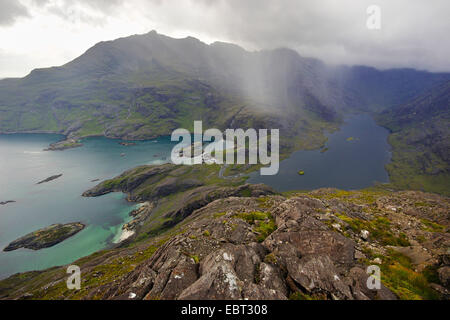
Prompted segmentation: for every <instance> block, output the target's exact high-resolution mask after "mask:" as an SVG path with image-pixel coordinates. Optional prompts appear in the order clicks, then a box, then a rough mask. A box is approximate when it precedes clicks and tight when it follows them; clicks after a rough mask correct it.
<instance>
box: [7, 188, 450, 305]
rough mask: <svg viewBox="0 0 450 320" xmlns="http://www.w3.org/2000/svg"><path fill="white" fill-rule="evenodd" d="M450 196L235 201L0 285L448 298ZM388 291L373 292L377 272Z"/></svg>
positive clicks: (57, 293) (75, 295) (131, 293)
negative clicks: (75, 269) (78, 280)
mask: <svg viewBox="0 0 450 320" xmlns="http://www.w3.org/2000/svg"><path fill="white" fill-rule="evenodd" d="M449 209H450V204H449V200H448V198H444V197H440V196H437V195H432V194H425V193H421V192H396V193H391V192H389V191H386V190H383V189H375V190H363V191H353V192H347V191H339V190H334V189H322V190H318V191H313V192H310V193H298V194H290V195H289V196H281V195H264V194H262V195H259V196H251V195H250V196H247V197H235V196H231V197H226V198H222V199H218V200H215V201H212V202H209V203H207V204H205V205H203V206H202V207H201V208H199V209H196V210H194V211H193V212H191V213H190V214H189V215H188V216H187V217H185V219H184V220H183V221H181V222H180V223H178V224H177V225H176V226H174V227H173V228H171V229H169V230H168V231H166V232H165V233H163V234H161V235H159V236H156V237H151V236H149V235H145V234H142V233H141V234H140V235H139V236H138V238H137V239H136V240H135V242H133V243H131V244H129V245H128V246H126V247H123V248H116V249H113V250H107V251H103V252H100V253H97V254H94V255H92V256H90V257H87V258H83V259H81V260H79V261H77V262H75V263H74V264H77V265H79V266H80V267H81V269H82V275H83V276H82V288H81V290H78V291H69V290H67V288H66V283H65V280H66V276H67V275H66V273H65V269H64V268H53V269H50V270H48V271H44V272H30V273H25V274H21V275H17V276H13V277H10V278H9V279H7V280H4V281H1V282H0V298H3V299H16V298H27V299H30V298H32V299H42V298H45V299H233V300H235V299H280V300H282V299H303V300H312V299H346V300H347V299H348V300H353V299H358V300H359V299H361V300H367V299H448V297H449V295H448V292H449V291H448V290H449V272H448V270H449V267H450V264H449V262H450V252H449V251H448V248H449V244H450V236H449V233H448V230H449V212H450V210H449ZM371 265H376V266H378V267H379V268H380V270H381V282H382V285H381V288H380V289H379V290H371V289H369V288H368V286H367V279H368V277H369V275H368V274H367V267H368V266H371Z"/></svg>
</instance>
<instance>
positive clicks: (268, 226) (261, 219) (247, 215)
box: [235, 211, 277, 242]
mask: <svg viewBox="0 0 450 320" xmlns="http://www.w3.org/2000/svg"><path fill="white" fill-rule="evenodd" d="M235 217H236V218H239V219H242V220H244V221H246V222H247V223H248V224H250V225H253V226H254V227H253V231H254V232H255V233H257V234H258V236H257V238H256V239H257V240H258V242H263V241H264V240H265V239H266V238H267V237H268V236H269V235H270V234H272V232H274V231H275V230H276V229H277V225H276V224H275V219H274V218H273V217H272V215H271V214H270V212H261V211H253V212H242V213H239V214H237V215H236V216H235Z"/></svg>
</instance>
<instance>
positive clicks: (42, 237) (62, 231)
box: [3, 222, 85, 252]
mask: <svg viewBox="0 0 450 320" xmlns="http://www.w3.org/2000/svg"><path fill="white" fill-rule="evenodd" d="M84 228H85V225H84V224H82V223H81V222H73V223H67V224H54V225H51V226H49V227H47V228H43V229H39V230H37V231H35V232H31V233H29V234H27V235H26V236H23V237H21V238H19V239H17V240H15V241H13V242H11V243H10V244H9V245H8V246H7V247H6V248H5V249H3V251H6V252H8V251H14V250H17V249H20V248H26V249H31V250H40V249H44V248H50V247H53V246H54V245H57V244H58V243H60V242H62V241H64V240H66V239H67V238H70V237H72V236H73V235H75V234H77V233H78V232H80V231H81V230H83V229H84Z"/></svg>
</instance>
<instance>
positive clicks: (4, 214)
mask: <svg viewBox="0 0 450 320" xmlns="http://www.w3.org/2000/svg"><path fill="white" fill-rule="evenodd" d="M61 138H62V137H61V136H58V135H50V134H14V135H0V202H1V201H7V200H15V201H17V202H16V203H11V204H8V205H4V206H1V205H0V278H4V277H6V276H8V275H11V274H13V273H17V272H23V271H29V270H40V269H44V268H48V267H51V266H55V265H65V264H68V263H71V262H72V261H74V260H76V259H77V258H80V257H83V256H86V255H89V254H91V253H93V252H95V251H98V250H101V249H104V248H106V247H108V246H110V245H111V244H112V243H113V242H114V240H115V239H117V237H118V236H120V231H121V227H122V225H123V223H125V222H126V221H128V220H129V216H128V213H129V212H130V211H131V210H132V209H133V208H134V205H133V204H130V203H128V202H126V201H125V196H124V195H123V194H121V193H116V194H109V195H106V196H102V197H99V198H83V197H81V194H82V193H83V192H84V191H86V190H87V189H89V188H91V187H93V186H95V185H96V184H97V183H99V182H92V180H94V179H100V180H103V179H108V178H112V177H114V176H116V175H118V174H120V173H122V172H123V171H125V170H127V169H130V168H133V167H135V166H138V165H143V164H159V163H164V162H167V161H168V160H169V159H170V151H171V150H172V148H173V146H174V144H175V143H173V142H170V140H169V138H167V137H166V138H160V139H157V140H153V141H141V142H136V143H137V145H136V146H122V145H120V144H119V143H118V142H120V141H118V140H111V139H106V138H100V137H98V138H87V139H85V140H83V143H84V146H83V147H81V148H76V149H70V150H66V151H54V152H45V151H42V150H43V149H44V148H46V147H48V145H49V144H50V143H52V142H56V141H58V140H60V139H61ZM122 154H125V156H121V155H122ZM61 173H62V174H63V176H62V177H61V178H59V179H57V180H54V181H51V182H49V183H44V184H41V185H36V182H38V181H41V180H43V179H45V178H47V177H49V176H52V175H55V174H61ZM76 221H81V222H83V223H85V224H86V225H87V228H86V229H84V230H83V231H82V232H80V233H78V234H77V235H75V236H74V237H72V238H70V239H68V240H66V241H64V242H62V243H60V244H58V245H56V246H54V247H52V248H48V249H43V250H39V251H32V250H27V249H20V250H17V251H13V252H3V251H2V250H3V248H4V247H6V246H7V245H8V243H10V242H11V241H13V240H15V239H17V238H19V237H21V236H23V235H25V234H27V233H29V232H32V231H35V230H37V229H39V228H42V227H46V226H48V225H51V224H54V223H67V222H76Z"/></svg>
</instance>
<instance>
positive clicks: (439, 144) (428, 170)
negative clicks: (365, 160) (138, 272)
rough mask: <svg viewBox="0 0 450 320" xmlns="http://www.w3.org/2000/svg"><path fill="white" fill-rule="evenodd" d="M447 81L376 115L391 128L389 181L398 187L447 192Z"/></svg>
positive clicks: (449, 114)
mask: <svg viewBox="0 0 450 320" xmlns="http://www.w3.org/2000/svg"><path fill="white" fill-rule="evenodd" d="M449 96H450V82H449V81H446V82H443V83H442V84H441V85H438V86H435V87H433V88H432V89H431V90H428V91H427V92H425V93H424V94H423V95H419V96H417V97H416V98H414V99H413V100H411V101H409V102H408V103H405V104H403V105H400V106H398V107H396V108H393V109H391V110H387V111H385V112H383V113H381V114H380V115H378V122H379V123H380V124H381V125H383V126H385V127H387V128H388V129H389V130H390V131H391V133H392V134H391V135H390V136H389V144H390V145H391V146H392V162H391V163H390V164H388V165H387V166H386V169H387V170H388V172H389V176H390V179H391V182H392V183H393V184H395V185H396V186H397V187H399V188H402V189H413V190H423V191H429V192H435V193H440V194H444V195H447V196H448V195H450V173H449V162H448V161H449V153H448V150H449V144H448V141H449V138H450V129H449V128H450V126H449V122H450V109H449V104H448V101H449V100H448V99H449Z"/></svg>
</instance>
